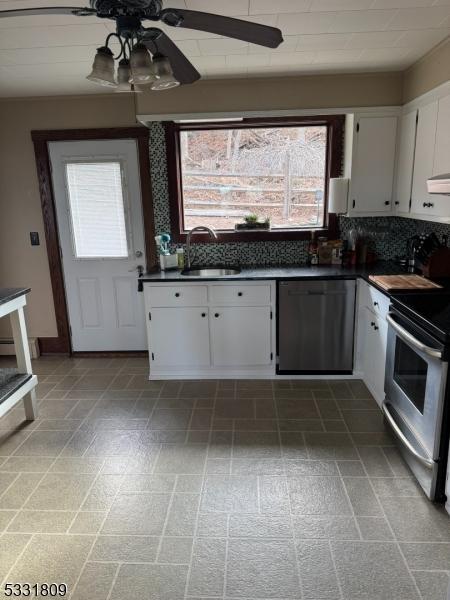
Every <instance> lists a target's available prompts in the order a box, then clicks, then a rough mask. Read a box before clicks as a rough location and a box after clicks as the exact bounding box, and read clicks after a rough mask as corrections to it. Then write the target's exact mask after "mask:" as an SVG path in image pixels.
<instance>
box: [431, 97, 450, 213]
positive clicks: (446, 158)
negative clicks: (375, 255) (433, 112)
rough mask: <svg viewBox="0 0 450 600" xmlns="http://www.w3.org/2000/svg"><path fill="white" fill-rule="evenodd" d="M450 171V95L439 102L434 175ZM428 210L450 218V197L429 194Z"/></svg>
mask: <svg viewBox="0 0 450 600" xmlns="http://www.w3.org/2000/svg"><path fill="white" fill-rule="evenodd" d="M444 173H450V95H449V96H446V97H445V98H441V100H439V104H438V115H437V125H436V144H435V147H434V160H433V175H442V174H444ZM428 198H429V204H431V206H428V207H427V212H428V213H429V214H430V215H432V216H434V217H446V218H447V219H449V220H450V202H449V197H448V196H444V195H443V194H442V195H441V194H428Z"/></svg>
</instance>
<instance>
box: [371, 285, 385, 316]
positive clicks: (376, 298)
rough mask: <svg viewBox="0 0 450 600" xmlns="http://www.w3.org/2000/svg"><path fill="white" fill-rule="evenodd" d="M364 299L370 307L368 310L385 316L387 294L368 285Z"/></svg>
mask: <svg viewBox="0 0 450 600" xmlns="http://www.w3.org/2000/svg"><path fill="white" fill-rule="evenodd" d="M366 300H367V304H366V306H367V307H368V308H370V310H372V311H373V312H374V313H375V314H377V315H379V316H380V317H382V318H383V319H385V318H386V315H387V313H388V312H389V298H388V297H387V296H385V295H384V294H383V293H382V292H380V291H379V290H377V289H376V288H374V287H373V286H372V285H368V286H367V298H366Z"/></svg>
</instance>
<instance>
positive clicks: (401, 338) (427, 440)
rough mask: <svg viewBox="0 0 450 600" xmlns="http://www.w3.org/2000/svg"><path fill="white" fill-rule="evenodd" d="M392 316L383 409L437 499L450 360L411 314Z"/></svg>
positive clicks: (430, 494) (421, 480)
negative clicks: (447, 360)
mask: <svg viewBox="0 0 450 600" xmlns="http://www.w3.org/2000/svg"><path fill="white" fill-rule="evenodd" d="M387 321H388V325H389V329H388V339H387V353H386V376H385V393H386V397H385V401H384V403H383V412H384V414H385V416H386V420H387V422H388V423H389V425H390V427H391V429H392V431H393V433H394V434H395V436H396V438H397V440H398V443H399V447H400V449H401V452H402V454H403V456H404V458H405V459H406V461H407V463H408V464H409V466H410V468H411V469H412V471H413V473H414V474H415V475H416V477H417V479H418V481H419V483H420V484H421V486H422V488H423V489H424V491H425V493H426V494H427V496H428V497H429V498H431V499H433V500H434V499H436V481H437V478H438V472H439V468H440V465H439V461H440V460H441V459H442V457H440V456H439V451H440V444H441V431H442V415H443V409H444V400H445V387H446V380H447V366H448V365H447V362H444V361H443V360H442V351H443V347H442V346H441V345H440V344H439V343H438V342H437V341H436V340H435V339H434V338H432V337H431V336H429V335H428V334H427V333H426V332H423V331H422V330H421V329H420V328H418V327H417V325H415V324H414V323H413V322H412V321H411V320H410V319H408V318H407V317H405V316H404V315H402V314H400V313H398V312H397V311H395V310H392V311H391V312H390V313H389V315H388V316H387Z"/></svg>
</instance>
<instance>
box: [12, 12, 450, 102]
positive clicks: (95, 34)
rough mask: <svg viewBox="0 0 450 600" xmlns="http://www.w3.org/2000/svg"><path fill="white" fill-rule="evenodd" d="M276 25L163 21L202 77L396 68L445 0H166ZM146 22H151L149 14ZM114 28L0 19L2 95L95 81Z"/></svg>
mask: <svg viewBox="0 0 450 600" xmlns="http://www.w3.org/2000/svg"><path fill="white" fill-rule="evenodd" d="M61 5H67V6H78V5H79V6H86V5H88V2H87V0H86V1H84V0H0V10H6V9H12V8H29V7H37V6H61ZM164 6H165V7H178V8H189V9H193V10H203V11H207V12H215V13H220V14H225V15H229V16H235V17H239V18H243V19H248V20H252V21H257V22H258V23H264V24H267V25H272V26H277V27H279V28H280V29H281V30H282V32H283V37H284V40H285V41H284V43H283V44H281V46H280V47H279V48H277V49H276V50H271V49H267V48H263V47H261V46H255V45H253V44H247V43H245V42H240V41H238V40H232V39H227V38H223V37H219V36H214V35H212V34H208V33H203V32H197V31H193V30H189V29H177V28H174V27H165V26H162V28H163V29H165V30H166V32H167V33H168V34H169V35H170V36H171V37H172V39H173V40H175V41H176V42H177V44H178V45H179V46H180V48H181V49H182V50H183V52H185V53H186V55H187V56H188V57H189V59H190V60H191V61H192V63H193V64H194V65H195V66H196V67H197V69H198V70H199V71H200V73H201V74H202V76H203V77H223V78H228V77H236V76H237V77H255V76H266V75H267V76H270V75H286V74H287V75H294V74H301V73H320V72H350V71H372V70H373V71H375V70H378V71H379V70H402V69H405V68H406V67H408V66H409V65H411V64H412V63H414V62H415V61H416V60H417V59H419V58H420V57H421V56H423V55H424V54H425V53H426V52H428V51H429V50H430V49H431V48H433V47H434V46H436V45H437V44H438V43H439V42H441V41H442V40H444V39H445V38H446V37H447V36H448V35H449V33H450V0H167V1H166V2H165V4H164ZM149 25H151V23H149ZM111 31H114V23H113V22H112V21H106V20H100V19H97V18H96V17H83V18H81V17H74V16H64V17H63V16H47V17H40V16H33V17H20V18H9V19H0V96H3V97H8V96H39V95H58V94H85V93H98V92H99V91H102V88H99V87H98V86H96V85H95V84H93V83H91V82H89V81H87V80H86V79H85V76H86V75H87V73H88V72H89V71H90V68H91V63H92V58H93V55H94V53H95V49H96V47H98V46H100V45H102V44H103V42H104V39H105V37H106V35H107V34H108V33H110V32H111Z"/></svg>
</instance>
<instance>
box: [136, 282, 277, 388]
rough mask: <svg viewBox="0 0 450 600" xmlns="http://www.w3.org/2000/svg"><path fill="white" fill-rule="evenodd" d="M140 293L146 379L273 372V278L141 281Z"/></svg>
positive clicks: (251, 375) (265, 373)
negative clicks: (146, 348)
mask: <svg viewBox="0 0 450 600" xmlns="http://www.w3.org/2000/svg"><path fill="white" fill-rule="evenodd" d="M196 288H198V289H196ZM144 296H145V305H146V310H147V313H148V315H147V316H148V320H147V323H148V326H147V334H148V344H149V359H150V379H167V378H170V379H177V378H179V379H183V378H185V379H189V378H192V379H194V378H202V379H208V378H210V379H214V378H227V377H228V378H252V377H257V378H264V377H267V378H269V377H273V376H274V375H275V298H276V293H275V282H267V281H264V282H242V283H239V285H236V282H235V281H233V282H230V283H228V282H223V283H222V282H214V283H213V282H211V283H206V282H203V281H202V282H199V283H198V284H197V283H196V282H189V283H186V284H184V283H179V284H178V283H177V284H174V283H170V284H169V283H156V284H149V283H146V284H145V285H144ZM199 301H200V302H199Z"/></svg>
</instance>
